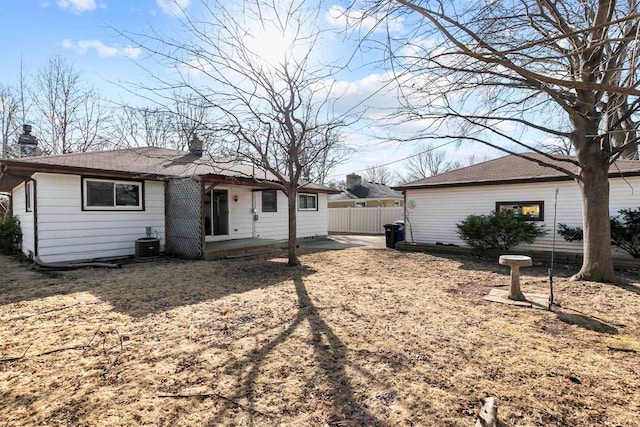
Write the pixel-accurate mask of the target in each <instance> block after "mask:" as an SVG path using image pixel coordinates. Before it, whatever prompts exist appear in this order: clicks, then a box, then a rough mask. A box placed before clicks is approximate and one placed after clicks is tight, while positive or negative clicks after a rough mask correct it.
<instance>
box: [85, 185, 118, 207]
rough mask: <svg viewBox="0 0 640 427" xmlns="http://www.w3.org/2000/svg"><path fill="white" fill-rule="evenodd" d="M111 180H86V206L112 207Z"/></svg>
mask: <svg viewBox="0 0 640 427" xmlns="http://www.w3.org/2000/svg"><path fill="white" fill-rule="evenodd" d="M113 185H114V184H113V182H104V181H87V206H91V207H113V206H114V203H113Z"/></svg>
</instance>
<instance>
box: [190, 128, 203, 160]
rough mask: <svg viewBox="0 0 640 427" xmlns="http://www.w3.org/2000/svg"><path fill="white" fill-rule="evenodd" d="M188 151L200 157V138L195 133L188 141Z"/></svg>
mask: <svg viewBox="0 0 640 427" xmlns="http://www.w3.org/2000/svg"><path fill="white" fill-rule="evenodd" d="M189 152H190V153H191V154H193V155H194V156H198V157H202V140H201V139H200V138H198V135H196V134H195V133H194V134H193V137H191V140H190V141H189Z"/></svg>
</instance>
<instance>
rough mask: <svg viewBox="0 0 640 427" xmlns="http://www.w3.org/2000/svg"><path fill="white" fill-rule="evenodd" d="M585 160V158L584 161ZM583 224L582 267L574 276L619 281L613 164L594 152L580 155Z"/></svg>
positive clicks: (585, 278)
mask: <svg viewBox="0 0 640 427" xmlns="http://www.w3.org/2000/svg"><path fill="white" fill-rule="evenodd" d="M581 157H584V158H581ZM578 160H579V161H580V163H581V164H582V171H581V179H580V180H579V181H578V184H579V186H580V191H581V193H582V221H583V226H584V240H583V245H584V246H583V251H584V260H583V263H582V268H581V269H580V271H579V272H578V274H576V275H575V276H573V278H574V279H577V280H592V281H596V282H615V279H616V278H615V273H614V272H613V258H612V254H611V224H610V222H609V164H608V160H607V159H602V158H601V156H597V155H594V153H587V155H584V156H580V153H578Z"/></svg>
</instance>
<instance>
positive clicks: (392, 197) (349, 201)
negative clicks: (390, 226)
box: [329, 174, 404, 208]
mask: <svg viewBox="0 0 640 427" xmlns="http://www.w3.org/2000/svg"><path fill="white" fill-rule="evenodd" d="M346 184H347V188H346V189H344V190H342V191H341V192H340V193H339V194H332V195H330V196H329V208H378V207H384V208H393V207H402V206H404V196H403V195H402V193H401V192H399V191H397V190H394V189H393V188H391V187H389V186H388V185H384V184H377V183H374V182H366V181H365V182H363V181H362V177H361V176H360V175H356V174H349V175H347V180H346Z"/></svg>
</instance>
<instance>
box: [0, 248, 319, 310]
mask: <svg viewBox="0 0 640 427" xmlns="http://www.w3.org/2000/svg"><path fill="white" fill-rule="evenodd" d="M4 264H6V263H4ZM10 268H18V269H19V268H22V269H24V266H13V265H12V266H10ZM19 273H20V272H19ZM313 273H314V270H311V269H308V268H301V269H299V271H298V274H299V275H300V277H304V276H306V275H308V274H313ZM21 274H22V275H21V276H20V277H21V278H22V280H21V279H20V278H18V279H15V278H14V279H8V280H7V281H6V283H2V288H3V292H2V295H0V306H2V305H4V304H12V303H17V302H20V301H30V300H38V299H43V298H47V297H51V296H59V295H70V294H74V293H81V292H89V293H91V294H92V295H94V296H95V297H97V298H99V299H100V300H102V301H105V302H107V303H109V304H110V305H111V306H112V307H113V310H114V311H117V312H120V313H123V314H127V315H129V316H132V317H142V316H146V315H148V314H153V313H158V312H162V311H166V310H171V309H173V308H176V307H181V306H187V305H192V304H198V303H200V302H204V301H209V300H217V299H222V298H224V297H226V296H229V295H232V294H241V293H244V292H249V291H251V290H254V289H261V288H266V287H270V286H274V285H277V284H280V283H282V282H283V281H284V280H287V279H288V278H289V277H290V272H289V269H288V267H287V265H286V263H285V262H279V261H274V260H270V259H267V258H265V257H253V258H250V259H249V258H246V259H234V260H220V261H186V260H178V259H162V260H160V261H157V262H149V263H144V264H129V265H125V266H123V268H121V269H106V270H104V269H102V270H100V269H82V270H75V271H66V272H39V271H29V270H25V271H23V272H22V273H21ZM25 279H26V280H25Z"/></svg>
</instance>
